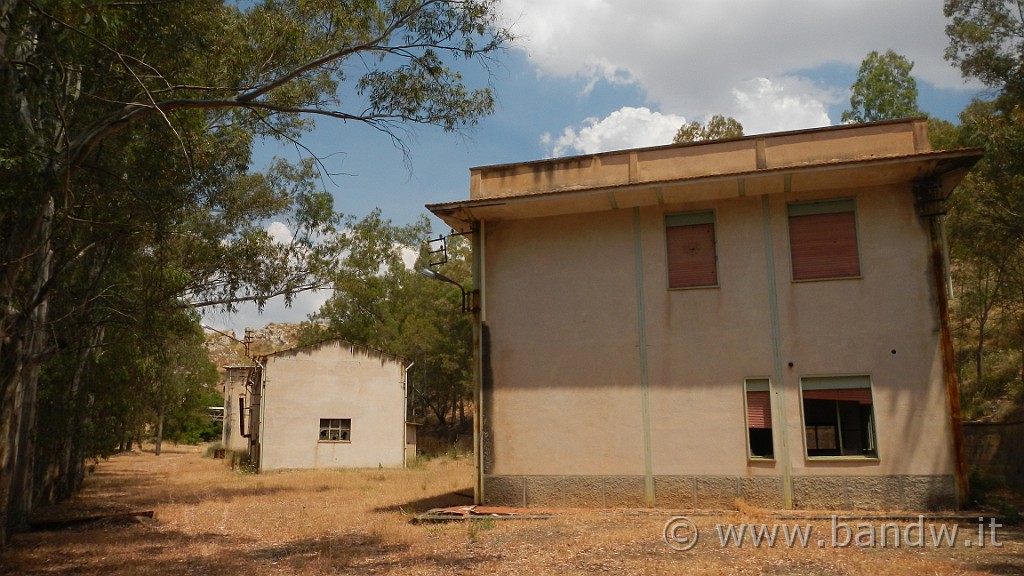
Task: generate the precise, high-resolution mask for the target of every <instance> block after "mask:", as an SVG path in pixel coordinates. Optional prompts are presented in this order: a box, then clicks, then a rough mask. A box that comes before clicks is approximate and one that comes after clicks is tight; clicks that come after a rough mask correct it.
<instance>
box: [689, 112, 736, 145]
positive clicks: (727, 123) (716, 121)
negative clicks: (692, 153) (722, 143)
mask: <svg viewBox="0 0 1024 576" xmlns="http://www.w3.org/2000/svg"><path fill="white" fill-rule="evenodd" d="M740 136H743V125H742V124H740V123H739V121H738V120H736V119H735V118H731V117H729V118H727V117H725V116H722V115H720V114H715V115H714V116H712V117H711V119H710V120H708V122H707V124H704V125H702V124H701V123H700V122H696V121H694V122H690V123H689V124H684V125H683V126H680V127H679V130H678V131H677V132H676V136H675V138H673V139H672V143H673V144H683V143H686V142H700V141H703V140H721V139H724V138H738V137H740Z"/></svg>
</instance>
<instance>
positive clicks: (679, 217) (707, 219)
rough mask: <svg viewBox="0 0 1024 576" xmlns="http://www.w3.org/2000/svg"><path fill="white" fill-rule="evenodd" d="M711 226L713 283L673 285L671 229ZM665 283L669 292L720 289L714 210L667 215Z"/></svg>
mask: <svg viewBox="0 0 1024 576" xmlns="http://www.w3.org/2000/svg"><path fill="white" fill-rule="evenodd" d="M707 225H710V226H711V252H712V257H713V259H714V262H713V268H712V274H713V275H714V281H713V282H711V283H706V284H705V283H701V284H687V285H683V286H673V285H672V254H671V253H670V248H669V235H670V232H669V229H670V228H683V227H687V226H692V227H696V226H707ZM664 229H665V244H664V246H665V272H666V274H665V283H666V285H667V286H668V289H669V290H700V289H706V288H718V287H719V286H720V280H719V277H718V223H717V222H716V219H715V211H714V210H696V211H690V212H672V213H669V214H665V218H664Z"/></svg>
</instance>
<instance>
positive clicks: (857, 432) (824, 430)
mask: <svg viewBox="0 0 1024 576" xmlns="http://www.w3.org/2000/svg"><path fill="white" fill-rule="evenodd" d="M800 387H801V392H800V393H801V400H802V401H803V413H804V435H805V437H806V441H807V456H862V457H866V458H876V457H878V448H877V445H876V443H875V421H874V420H875V418H874V403H873V401H872V397H871V380H870V379H869V378H868V377H867V376H837V377H825V378H803V379H801V380H800Z"/></svg>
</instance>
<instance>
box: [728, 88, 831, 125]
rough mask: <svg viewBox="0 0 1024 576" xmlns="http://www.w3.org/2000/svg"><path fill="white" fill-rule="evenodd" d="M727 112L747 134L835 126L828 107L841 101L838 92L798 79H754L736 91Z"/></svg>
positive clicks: (734, 89) (733, 92)
mask: <svg viewBox="0 0 1024 576" xmlns="http://www.w3.org/2000/svg"><path fill="white" fill-rule="evenodd" d="M732 96H733V107H732V108H730V109H729V110H728V111H727V115H729V116H732V117H734V118H736V119H737V120H739V121H740V123H741V124H743V133H744V134H763V133H765V132H773V131H777V130H784V129H787V127H790V128H816V127H820V126H828V125H830V124H832V121H831V119H830V118H829V117H828V111H827V109H826V105H827V104H830V103H833V102H838V101H840V100H841V98H840V95H839V93H838V92H837V91H834V90H828V89H826V88H823V87H819V86H816V85H814V84H811V83H810V82H808V81H807V80H805V79H803V78H798V77H782V78H776V79H774V80H772V79H769V78H755V79H753V80H750V81H747V82H744V83H742V84H741V85H740V86H739V87H737V88H733V90H732Z"/></svg>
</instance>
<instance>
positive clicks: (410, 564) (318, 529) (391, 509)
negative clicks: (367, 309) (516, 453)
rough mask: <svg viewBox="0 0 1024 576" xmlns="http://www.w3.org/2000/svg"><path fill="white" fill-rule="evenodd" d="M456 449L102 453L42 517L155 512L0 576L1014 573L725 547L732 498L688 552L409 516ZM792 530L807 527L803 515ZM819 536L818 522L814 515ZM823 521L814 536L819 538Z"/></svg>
mask: <svg viewBox="0 0 1024 576" xmlns="http://www.w3.org/2000/svg"><path fill="white" fill-rule="evenodd" d="M471 476H472V469H471V466H470V463H469V461H468V460H467V459H464V458H462V459H456V460H451V459H440V460H435V461H432V462H429V463H427V464H426V465H425V466H422V467H419V468H414V469H410V470H355V471H352V470H350V471H337V470H321V471H303V472H286V473H276V474H264V475H259V476H257V475H252V474H242V473H239V472H233V471H231V470H230V469H228V468H227V466H225V464H224V462H223V461H222V460H213V459H209V458H204V457H202V452H201V451H200V450H199V449H192V448H185V447H180V448H172V449H170V450H165V452H164V454H163V455H162V456H159V457H156V456H154V455H153V454H151V453H148V452H145V453H136V454H125V455H120V456H116V457H114V458H111V459H110V460H109V461H107V462H102V463H100V464H99V466H98V467H97V470H96V473H95V474H94V475H93V476H92V477H91V478H90V479H89V480H88V481H87V484H86V489H85V490H84V491H83V492H82V494H81V495H80V496H79V497H77V498H75V499H74V500H73V501H71V502H68V503H65V504H63V505H61V506H59V507H56V508H53V509H50V510H46V511H43V512H44V513H45V514H47V515H48V516H50V517H60V516H64V517H72V516H75V515H82V514H87V513H89V514H92V513H103V512H115V511H128V510H149V509H152V510H154V512H155V514H154V518H153V519H152V520H149V519H143V520H123V519H122V520H108V521H101V522H97V523H93V524H89V525H83V526H77V527H73V528H68V529H64V530H60V531H53V532H35V533H29V534H22V535H18V536H16V537H15V539H14V542H13V545H12V546H11V547H10V549H9V550H8V551H7V552H5V553H4V554H3V555H2V556H0V574H3V575H7V574H82V575H100V574H102V575H105V576H106V575H117V574H131V575H136V574H138V575H149V574H152V575H156V574H160V575H167V574H195V575H229V574H230V575H234V574H246V575H263V574H267V575H281V574H316V575H319V574H338V573H343V574H344V573H351V574H414V575H415V574H463V573H469V572H477V573H483V574H490V573H501V574H527V575H530V576H538V575H541V574H593V573H610V574H664V573H675V572H687V573H697V574H808V575H811V574H813V575H840V574H872V575H878V576H881V575H885V574H918V575H925V574H1024V533H1022V532H1021V531H1020V530H1019V529H1010V528H1003V529H1001V530H1000V531H999V540H1000V541H1001V542H1003V544H1004V545H1003V547H1002V548H994V547H991V546H988V547H986V548H977V547H976V546H975V547H973V548H966V547H965V546H964V545H963V544H964V540H965V539H969V538H971V537H975V536H976V529H977V525H976V524H972V523H966V524H964V526H963V531H962V532H961V537H960V542H959V545H958V546H956V547H953V548H951V547H940V548H936V547H925V548H906V547H901V548H899V549H895V548H892V547H890V548H878V547H876V548H858V547H847V548H833V547H831V546H828V545H826V546H824V547H820V548H819V547H817V546H814V545H813V542H812V546H811V547H810V548H808V549H800V548H787V547H785V546H779V547H776V548H771V549H769V548H754V547H752V546H749V545H748V547H745V548H742V549H738V548H736V547H729V548H723V547H721V546H720V545H719V543H718V540H717V537H716V536H715V535H714V532H715V528H714V526H715V524H718V523H726V522H752V523H761V522H771V521H772V519H771V517H770V516H768V515H766V514H765V513H764V511H759V510H755V509H749V508H743V511H742V512H736V513H732V514H728V515H723V516H697V515H694V516H693V517H694V519H695V520H696V521H697V524H698V526H699V527H700V530H701V540H700V542H699V544H698V545H697V546H696V547H695V548H694V549H693V550H690V551H688V552H676V551H673V550H671V549H670V548H669V547H668V546H667V545H666V544H665V543H664V541H663V540H662V530H663V527H664V525H665V522H666V520H668V518H669V517H670V516H671V512H669V511H649V510H618V511H580V510H569V511H560V512H558V513H557V514H556V516H555V517H554V518H552V519H549V520H513V521H508V520H483V521H475V522H452V523H445V524H413V523H412V522H411V521H410V520H411V518H412V516H413V515H414V514H415V513H416V512H420V511H425V510H427V509H429V508H432V507H437V506H443V505H455V504H464V503H468V502H467V499H466V498H465V497H464V496H461V495H459V493H460V492H461V493H468V492H469V486H470V483H471ZM801 524H803V522H801ZM815 530H816V532H815V533H816V534H818V535H825V536H826V538H827V537H828V535H829V534H830V531H831V526H830V524H829V522H827V521H826V522H818V523H816V524H815ZM818 531H820V532H818Z"/></svg>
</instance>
